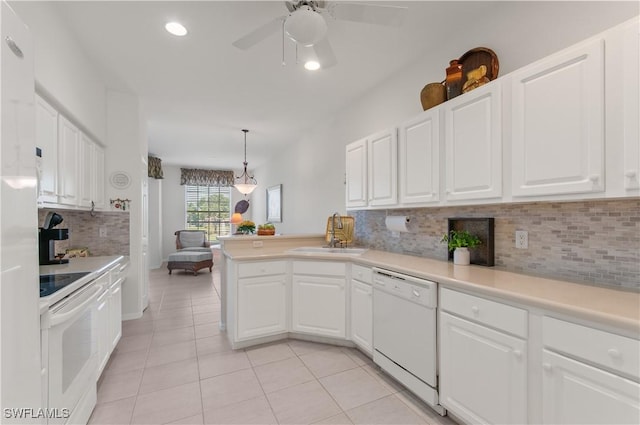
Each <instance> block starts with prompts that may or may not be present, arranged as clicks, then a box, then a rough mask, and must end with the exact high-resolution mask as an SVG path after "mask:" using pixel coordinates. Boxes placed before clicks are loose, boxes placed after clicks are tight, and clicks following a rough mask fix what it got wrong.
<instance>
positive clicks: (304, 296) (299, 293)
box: [292, 275, 346, 338]
mask: <svg viewBox="0 0 640 425" xmlns="http://www.w3.org/2000/svg"><path fill="white" fill-rule="evenodd" d="M292 298H293V300H292V302H293V306H292V328H293V329H292V330H293V331H294V332H306V333H312V334H315V335H325V336H332V337H338V338H344V337H345V336H346V332H345V330H346V329H345V328H346V317H345V316H346V296H345V279H344V278H339V277H324V276H301V275H294V276H293V289H292Z"/></svg>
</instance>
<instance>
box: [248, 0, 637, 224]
mask: <svg viewBox="0 0 640 425" xmlns="http://www.w3.org/2000/svg"><path fill="white" fill-rule="evenodd" d="M638 7H639V6H638V4H637V3H635V2H626V3H622V4H621V3H615V4H614V3H611V2H600V3H595V2H593V3H591V2H586V3H584V2H580V3H576V2H566V3H562V4H554V2H509V3H505V4H504V5H501V6H500V7H499V8H497V10H494V9H492V11H493V12H495V13H494V15H492V16H490V17H479V19H478V28H465V29H458V31H456V28H455V25H452V31H451V33H450V34H446V36H443V39H442V40H438V41H439V44H437V43H436V42H435V41H433V47H432V48H431V49H430V50H429V51H427V52H424V53H423V54H422V55H421V56H420V57H418V58H417V60H416V63H415V64H414V65H413V66H411V67H408V68H406V69H404V70H402V71H400V72H399V73H397V74H396V75H393V76H391V78H389V79H388V80H386V81H384V82H383V83H381V84H380V85H379V86H378V87H376V88H375V89H374V90H372V91H370V92H368V93H366V94H365V95H363V96H362V97H361V98H360V99H358V100H357V101H355V102H354V103H353V104H351V105H350V106H349V107H347V108H345V109H344V110H342V111H339V112H337V114H336V116H335V118H334V120H333V121H329V122H326V121H323V122H322V123H320V124H318V126H317V127H315V128H311V129H309V130H308V131H306V132H305V133H304V134H301V135H300V138H299V140H298V142H297V143H296V144H293V145H291V146H287V147H286V148H284V149H282V150H281V151H277V152H274V155H273V157H272V158H271V160H270V161H268V162H267V163H266V165H264V166H262V167H260V168H258V169H256V170H255V175H256V178H257V179H258V183H259V184H260V187H259V188H258V189H256V195H254V201H255V202H254V204H253V208H254V210H253V213H254V216H255V217H257V218H258V222H261V221H262V220H264V217H265V210H266V207H265V193H264V191H265V188H267V187H269V186H272V185H275V184H280V183H282V185H283V223H281V224H276V228H277V230H278V232H281V233H310V232H311V233H317V232H324V231H325V227H326V220H327V217H328V216H330V215H331V214H332V213H333V212H334V211H340V212H345V211H344V210H345V201H344V190H345V186H344V177H345V176H344V175H345V165H344V146H345V145H346V144H348V143H350V142H352V141H355V140H357V139H360V138H362V137H365V136H368V135H369V134H372V133H374V132H377V131H379V130H381V129H384V128H387V127H391V126H395V125H397V124H399V123H401V122H402V121H404V120H407V119H409V118H411V117H413V116H415V115H417V114H419V113H420V112H421V111H422V107H421V105H420V90H422V88H423V87H424V86H425V85H426V84H428V83H430V82H435V81H441V80H443V79H444V70H445V68H446V66H447V65H448V61H449V60H450V59H452V58H456V57H459V56H460V55H462V54H463V53H464V52H466V51H467V50H469V49H471V48H474V47H477V46H486V47H490V48H491V49H493V50H494V51H495V52H496V54H497V55H498V58H499V61H500V73H499V75H500V76H503V75H505V74H506V73H509V72H511V71H514V70H516V69H518V68H520V67H522V66H524V65H526V64H528V63H531V62H533V61H535V60H537V59H540V58H541V57H544V56H546V55H549V54H551V53H553V52H555V51H558V50H560V49H562V48H564V47H568V46H570V45H571V44H574V43H576V42H578V41H580V40H582V39H584V38H587V37H589V36H590V35H594V34H596V33H598V32H601V31H603V30H605V29H607V28H609V27H611V26H614V25H615V24H617V23H620V22H623V21H625V20H627V19H629V18H631V17H633V16H636V15H637V14H638V13H639V12H638V10H639V9H638ZM443 40H444V41H443ZM429 42H430V41H429V40H426V41H425V43H427V44H428V43H429ZM338 66H339V65H338Z"/></svg>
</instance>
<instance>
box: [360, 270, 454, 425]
mask: <svg viewBox="0 0 640 425" xmlns="http://www.w3.org/2000/svg"><path fill="white" fill-rule="evenodd" d="M373 271H374V274H373V349H374V351H373V361H374V362H375V363H376V364H377V365H378V366H380V367H381V368H382V369H383V370H384V371H385V372H387V373H388V374H390V375H391V376H393V377H394V378H396V379H397V380H398V381H400V382H401V383H402V384H403V385H404V386H406V387H407V388H409V389H410V390H411V391H412V392H413V393H414V394H415V395H417V396H418V397H419V398H421V399H422V400H423V401H425V402H426V403H428V404H429V405H430V406H431V407H432V408H433V409H435V410H436V411H437V412H438V413H440V414H441V415H445V414H446V411H445V409H444V408H443V407H442V406H440V404H439V401H438V369H437V335H436V331H437V326H436V317H437V316H436V307H437V305H438V284H437V283H435V282H431V281H428V280H425V279H421V278H417V277H414V276H408V275H404V274H400V273H396V272H394V271H390V270H384V269H379V268H376V267H374V269H373Z"/></svg>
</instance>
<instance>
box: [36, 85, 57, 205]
mask: <svg viewBox="0 0 640 425" xmlns="http://www.w3.org/2000/svg"><path fill="white" fill-rule="evenodd" d="M36 146H37V147H39V148H40V149H41V150H42V160H41V165H40V170H39V172H40V176H39V184H40V187H39V193H38V200H39V201H40V202H43V203H50V204H51V203H53V204H55V203H57V202H58V111H56V110H55V109H54V108H53V106H51V105H49V104H48V103H47V102H46V101H45V100H44V99H42V98H41V97H40V96H38V95H36Z"/></svg>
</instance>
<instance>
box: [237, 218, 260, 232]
mask: <svg viewBox="0 0 640 425" xmlns="http://www.w3.org/2000/svg"><path fill="white" fill-rule="evenodd" d="M255 231H256V224H255V223H254V222H253V221H251V220H245V221H243V222H242V223H240V224H238V233H243V234H245V235H250V234H252V233H254V232H255Z"/></svg>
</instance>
